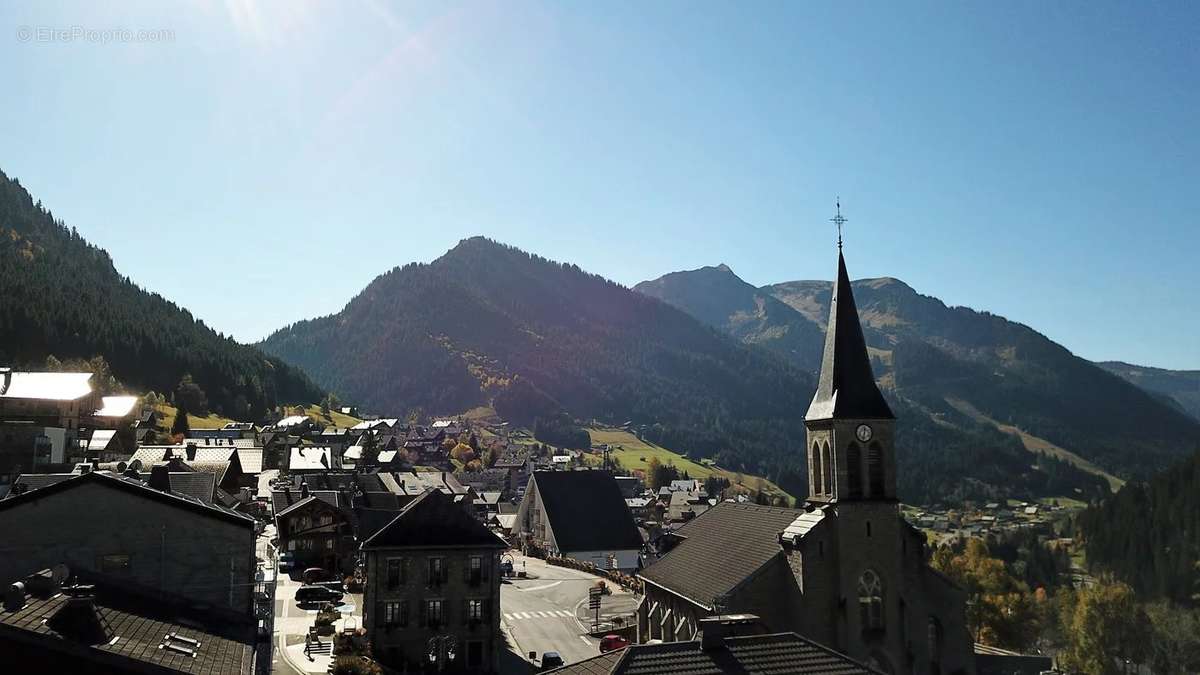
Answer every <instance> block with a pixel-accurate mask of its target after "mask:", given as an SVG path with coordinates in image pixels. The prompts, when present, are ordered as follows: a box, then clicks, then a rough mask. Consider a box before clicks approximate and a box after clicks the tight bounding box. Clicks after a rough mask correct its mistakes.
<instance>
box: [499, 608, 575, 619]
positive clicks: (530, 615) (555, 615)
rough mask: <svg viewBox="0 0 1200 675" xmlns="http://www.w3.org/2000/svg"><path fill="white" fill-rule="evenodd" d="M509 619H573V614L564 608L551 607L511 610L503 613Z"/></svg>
mask: <svg viewBox="0 0 1200 675" xmlns="http://www.w3.org/2000/svg"><path fill="white" fill-rule="evenodd" d="M504 618H505V619H508V620H509V621H520V620H525V619H573V618H575V615H574V614H572V613H571V612H568V611H567V610H565V609H552V610H547V611H543V612H512V613H506V614H505V615H504Z"/></svg>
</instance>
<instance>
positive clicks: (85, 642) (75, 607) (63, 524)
mask: <svg viewBox="0 0 1200 675" xmlns="http://www.w3.org/2000/svg"><path fill="white" fill-rule="evenodd" d="M839 265H840V277H839V279H838V283H837V285H836V286H835V298H834V302H835V308H834V310H833V311H832V312H831V315H830V328H829V335H830V336H831V337H830V338H829V339H828V341H827V343H826V350H825V351H826V353H825V357H824V365H823V366H822V378H821V380H820V382H819V384H818V389H817V393H816V396H815V397H814V399H813V403H812V406H811V407H810V409H809V411H808V414H807V418H806V419H807V425H808V428H809V436H810V442H811V444H812V451H811V452H810V453H809V456H808V463H809V471H810V476H809V493H808V495H807V496H805V497H803V498H797V497H799V496H789V495H786V494H784V493H783V492H782V491H780V490H779V489H778V487H776V486H774V484H772V483H770V481H768V480H766V479H764V478H760V477H753V476H749V477H747V476H743V475H742V474H740V473H738V472H731V471H727V470H724V469H721V468H720V467H719V466H717V465H716V464H715V463H713V462H712V461H704V462H701V463H696V462H692V461H691V460H690V459H688V458H687V457H686V456H683V455H675V454H673V453H670V452H669V451H667V450H665V449H663V448H660V447H658V446H656V445H654V444H653V443H651V442H649V441H647V440H645V439H644V438H642V437H641V430H639V429H638V428H634V427H627V428H624V429H605V428H602V427H591V428H588V429H586V432H587V433H581V432H579V431H575V432H564V431H563V429H564V428H569V425H566V426H564V425H562V424H556V425H553V426H547V425H543V426H542V427H541V429H542V431H541V432H540V433H541V434H544V435H545V436H547V437H549V438H543V439H541V440H539V438H538V435H539V432H537V430H534V431H530V430H529V429H525V428H520V427H518V426H517V425H513V424H511V423H509V422H508V421H506V420H504V419H502V418H501V417H500V416H499V415H497V414H496V412H495V411H494V410H491V409H486V408H482V409H475V410H472V411H468V412H466V413H463V414H460V415H455V416H450V417H434V418H431V419H426V420H422V419H419V418H417V417H415V416H411V417H407V418H401V417H384V416H379V415H368V414H364V413H363V411H360V410H358V409H356V408H355V407H353V406H343V405H341V404H340V403H339V402H337V401H336V400H334V399H332V397H330V398H327V399H326V400H325V401H323V402H322V404H321V405H319V406H313V405H305V406H299V407H295V406H292V407H286V408H280V409H279V410H278V411H276V413H275V415H274V416H271V417H269V418H267V419H263V420H259V421H257V422H240V421H233V420H224V419H222V418H219V417H207V418H204V417H196V416H192V415H188V414H187V413H186V412H185V411H184V410H183V409H181V408H175V407H172V406H170V405H168V404H167V402H166V401H165V400H164V398H163V397H160V396H158V395H154V394H148V395H146V396H144V397H137V396H131V395H119V396H117V395H111V396H110V395H101V393H100V392H99V390H98V389H97V387H96V383H94V382H93V373H89V372H63V371H30V370H19V371H18V370H12V369H7V368H6V369H2V370H0V378H2V380H0V440H2V441H3V446H2V447H0V450H2V452H0V529H2V531H4V532H5V533H6V537H5V542H4V549H5V551H6V552H7V553H8V554H7V555H5V556H4V557H3V559H2V560H0V580H4V583H7V584H11V587H10V588H9V591H8V593H7V594H6V596H5V611H4V612H3V613H0V644H3V646H4V648H5V649H6V650H12V651H11V653H14V654H16V655H17V660H18V661H20V662H28V663H34V662H38V663H44V662H45V659H46V654H47V653H50V654H53V656H52V657H51V658H52V660H53V662H54V663H60V664H62V665H63V666H64V667H72V668H73V667H80V668H82V667H90V665H98V664H103V665H104V667H106V668H109V669H111V671H112V672H141V670H142V669H144V668H147V667H151V666H153V667H157V668H160V669H166V670H167V671H171V672H193V670H192V668H194V667H199V668H201V670H203V671H204V672H230V673H232V672H239V673H252V672H258V673H265V672H276V671H280V672H283V670H284V669H286V670H287V671H289V672H298V673H318V672H332V671H333V670H334V669H336V668H338V667H342V666H345V662H346V659H351V660H353V659H366V661H364V663H368V662H369V663H370V664H371V667H372V668H378V669H379V672H388V673H391V672H424V671H425V670H427V669H429V668H433V669H435V670H438V671H453V672H481V673H482V672H529V671H530V670H532V669H537V670H546V671H549V670H556V671H561V672H568V673H584V672H587V673H594V672H610V670H606V669H611V672H616V670H615V669H616V667H617V665H618V664H619V663H620V662H621V659H629V660H637V659H671V658H679V659H684V660H687V659H695V658H700V659H712V660H714V661H721V660H726V659H735V660H745V659H750V661H745V664H747V665H751V666H752V665H753V659H754V658H759V657H756V656H751V655H752V654H756V653H759V652H757V651H754V650H759V649H762V650H767V652H768V653H771V652H778V654H780V655H786V654H790V655H792V656H788V657H786V658H792V657H795V658H801V655H803V654H807V653H816V652H820V653H821V654H824V655H825V656H823V657H822V658H823V659H825V662H827V665H828V666H829V667H835V665H834V664H840V665H836V668H838V669H839V670H838V672H864V673H865V672H868V671H870V672H874V671H883V672H897V670H898V666H899V664H902V663H904V662H906V661H907V662H909V663H917V664H921V663H923V664H925V665H923V666H921V669H929V670H931V671H932V672H942V671H945V672H949V673H991V672H996V673H999V672H1014V671H1013V670H1012V669H1016V670H1018V671H1020V672H1035V671H1038V670H1041V669H1047V668H1049V667H1050V665H1051V660H1050V659H1049V658H1048V657H1045V656H1040V655H1036V654H1028V653H1021V652H1018V651H1012V650H1009V649H1004V648H1001V647H1000V646H997V645H996V644H995V643H996V642H997V638H995V637H994V636H990V637H989V635H990V634H989V633H988V632H987V631H990V630H994V629H995V626H993V625H992V624H989V623H987V622H983V623H980V621H981V619H979V618H977V617H975V616H974V615H972V616H971V617H970V618H969V617H968V614H967V605H966V602H967V599H968V596H967V595H966V593H965V589H964V588H963V587H962V586H960V585H958V582H956V581H954V580H951V579H950V578H948V577H947V576H945V574H947V573H950V570H951V568H950V567H944V568H943V571H941V572H939V571H936V570H934V569H933V568H931V567H929V565H930V564H931V558H937V556H933V554H934V553H935V552H937V553H938V555H943V554H944V555H945V556H949V555H953V553H952V552H953V551H955V550H958V551H961V550H963V547H964V542H967V541H969V540H974V541H977V542H981V543H985V545H986V543H990V544H991V545H994V546H1000V547H1003V546H1008V544H1005V543H1003V542H1008V541H1016V540H1017V539H1019V538H1020V537H1026V538H1028V541H1032V542H1035V545H1036V547H1037V548H1039V549H1041V548H1042V547H1045V548H1046V550H1057V551H1059V554H1058V555H1059V556H1060V557H1059V558H1058V559H1057V562H1056V561H1055V559H1051V560H1050V562H1049V568H1048V569H1049V571H1050V572H1049V573H1050V574H1051V575H1052V576H1058V577H1061V579H1059V580H1057V581H1056V583H1062V584H1065V585H1067V586H1071V585H1077V586H1085V585H1087V584H1090V583H1092V581H1091V580H1090V578H1089V577H1087V576H1086V575H1084V574H1082V573H1081V570H1080V569H1079V568H1078V567H1077V566H1076V565H1075V564H1074V563H1073V562H1072V561H1071V560H1070V549H1071V542H1072V540H1071V539H1070V537H1069V535H1066V534H1064V531H1065V529H1067V528H1069V522H1070V517H1069V516H1070V514H1071V513H1072V512H1074V511H1075V510H1077V509H1078V508H1079V507H1080V506H1082V504H1079V503H1067V504H1059V503H1057V501H1056V500H1048V501H1047V502H1046V503H1025V502H1017V501H1012V502H993V503H986V504H975V505H972V504H964V505H962V507H961V508H955V509H952V510H951V509H948V510H938V509H932V508H928V507H927V508H923V509H918V508H914V507H898V502H897V501H896V500H895V484H896V483H895V481H896V470H895V466H894V459H893V457H894V455H893V450H892V448H891V447H890V444H891V442H892V441H891V439H892V436H891V434H892V431H891V429H890V427H891V424H892V421H893V419H894V416H893V415H892V413H891V411H890V410H889V409H888V407H887V405H886V403H885V402H884V401H883V399H882V397H881V396H880V394H879V392H878V390H877V389H876V385H875V383H874V380H873V378H872V377H871V375H870V367H869V365H868V362H867V361H866V350H865V348H864V347H863V343H862V334H861V330H860V329H859V328H858V319H857V313H856V310H855V307H854V300H853V295H852V294H851V292H850V288H849V283H848V281H847V280H846V277H845V268H844V263H842V262H841V261H839ZM839 293H840V295H839ZM839 301H840V302H841V304H842V308H841V311H840V312H839V311H838V307H837V303H838V302H839ZM186 384H187V383H185V385H186ZM180 391H181V393H180V394H178V396H179V397H180V398H181V399H183V398H187V397H186V396H185V395H183V394H182V392H183V391H184V389H181V390H180ZM831 391H838V392H840V393H839V395H837V396H832V395H831V394H830V392H831ZM191 393H194V392H191ZM855 397H857V398H855ZM178 403H180V404H181V405H182V403H183V401H182V400H180V401H178ZM193 424H195V427H193V426H192V425H193ZM847 434H849V435H850V436H851V437H852V438H856V439H857V440H856V441H853V442H851V443H849V445H846V444H845V440H844V438H845V435H847ZM548 440H555V441H559V442H561V443H563V444H562V445H555V444H553V443H550V442H547V441H548ZM830 440H833V448H834V450H833V452H832V453H831V450H830ZM571 445H576V446H584V447H570V446H571ZM847 448H848V449H847ZM847 453H848V454H847ZM664 460H665V461H664ZM676 461H678V463H679V466H676ZM625 464H627V465H629V466H624V465H625ZM691 472H694V473H695V474H696V475H691ZM872 525H874V534H872V532H873V528H872ZM863 528H865V538H864V530H863ZM873 537H876V538H878V537H883V538H884V539H883V540H882V542H886V541H891V542H892V543H882V542H881V543H876V539H873ZM892 538H894V539H892ZM893 546H894V547H895V548H893ZM1055 547H1057V548H1055ZM901 549H903V550H905V551H909V550H911V551H912V553H909V554H905V555H903V556H901V557H900V558H898V559H897V558H894V557H893V555H894V554H893V553H892V551H900V550H901ZM966 549H967V553H964V554H963V555H968V554H970V552H971V550H972V549H971V547H970V546H967V547H966ZM984 550H986V549H984ZM842 559H845V560H851V559H864V560H868V561H873V562H870V563H869V565H868V567H867V568H866V571H863V572H862V573H861V576H856V577H850V578H845V577H843V576H842V574H843V571H842V570H843V566H842V563H840V562H839V561H840V560H842ZM948 560H949V558H945V557H943V558H942V559H941V561H938V560H933V562H939V564H941V563H942V562H945V564H946V565H951V564H952V563H951V562H946V561H948ZM805 561H807V562H805ZM768 569H769V570H776V571H772V572H769V573H768V572H764V571H763V570H768ZM538 579H555V580H556V581H554V582H552V583H538V581H537V580H538ZM839 588H841V590H838V589H839ZM972 597H974V596H972ZM847 598H850V599H851V600H850V601H851V602H854V598H857V604H856V605H854V607H856V609H855V611H853V612H847V611H845V609H844V608H845V603H846V602H847ZM973 601H977V600H973ZM897 603H898V604H897ZM839 607H841V608H842V609H838V608H839ZM831 616H833V617H835V618H834V619H830V618H829V617H831ZM36 617H49V619H48V622H47V623H46V624H44V625H42V624H38V623H36V622H34V621H33V619H34V618H36ZM892 624H895V626H896V628H895V629H894V630H890V631H889V630H888V628H887V627H888V626H889V625H892ZM135 625H136V626H137V628H134V626H135ZM918 633H919V634H922V635H924V634H926V633H927V634H928V636H929V639H928V640H926V641H922V642H920V643H919V644H914V643H912V642H911V641H906V640H903V639H901V638H903V636H904V635H907V634H918ZM162 635H165V636H166V637H161V636H162ZM1001 641H1002V639H1001ZM148 646H156V647H157V648H156V649H153V650H147V649H146V647H148ZM751 646H753V649H751ZM830 648H832V649H833V651H829V649H830ZM747 650H749V651H747ZM814 650H816V652H814ZM617 657H619V658H617ZM780 658H784V657H782V656H781V657H780ZM281 663H282V664H286V665H285V666H284V665H281ZM339 663H340V664H342V666H338V664H339ZM680 663H683V661H681V662H680ZM905 668H907V666H906V667H905ZM339 672H340V671H339ZM347 672H348V671H347ZM797 672H799V671H797ZM804 672H808V671H804ZM814 672H815V671H814Z"/></svg>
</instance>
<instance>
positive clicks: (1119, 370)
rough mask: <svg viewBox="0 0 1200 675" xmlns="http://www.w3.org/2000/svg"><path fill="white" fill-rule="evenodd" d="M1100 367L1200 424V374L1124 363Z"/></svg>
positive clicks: (1103, 364)
mask: <svg viewBox="0 0 1200 675" xmlns="http://www.w3.org/2000/svg"><path fill="white" fill-rule="evenodd" d="M1096 365H1098V366H1100V367H1101V368H1103V369H1105V370H1107V371H1108V372H1110V373H1112V374H1114V375H1117V376H1120V377H1121V378H1123V379H1125V380H1126V381H1128V382H1130V383H1132V384H1135V385H1137V386H1139V387H1141V388H1142V389H1145V390H1146V391H1148V392H1150V393H1151V394H1155V395H1157V396H1158V397H1159V398H1161V399H1163V400H1165V401H1169V402H1170V403H1171V404H1172V405H1174V406H1177V407H1178V408H1179V409H1180V410H1183V411H1184V412H1186V413H1187V414H1189V415H1191V416H1192V417H1194V418H1195V419H1197V420H1200V370H1166V369H1164V368H1151V367H1149V366H1135V365H1133V364H1132V363H1123V362H1121V361H1104V362H1102V363H1097V364H1096Z"/></svg>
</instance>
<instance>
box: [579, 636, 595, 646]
mask: <svg viewBox="0 0 1200 675" xmlns="http://www.w3.org/2000/svg"><path fill="white" fill-rule="evenodd" d="M579 639H580V640H583V644H585V645H587V646H589V647H591V646H592V642H591V640H588V639H587V638H585V637H584V636H582V635H580V636H579Z"/></svg>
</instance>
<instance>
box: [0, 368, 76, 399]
mask: <svg viewBox="0 0 1200 675" xmlns="http://www.w3.org/2000/svg"><path fill="white" fill-rule="evenodd" d="M91 379H92V374H91V373H26V372H11V373H0V397H2V398H35V399H43V400H52V401H74V400H75V399H77V398H82V397H84V396H87V395H88V394H90V393H92V384H91ZM5 383H7V386H5Z"/></svg>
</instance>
